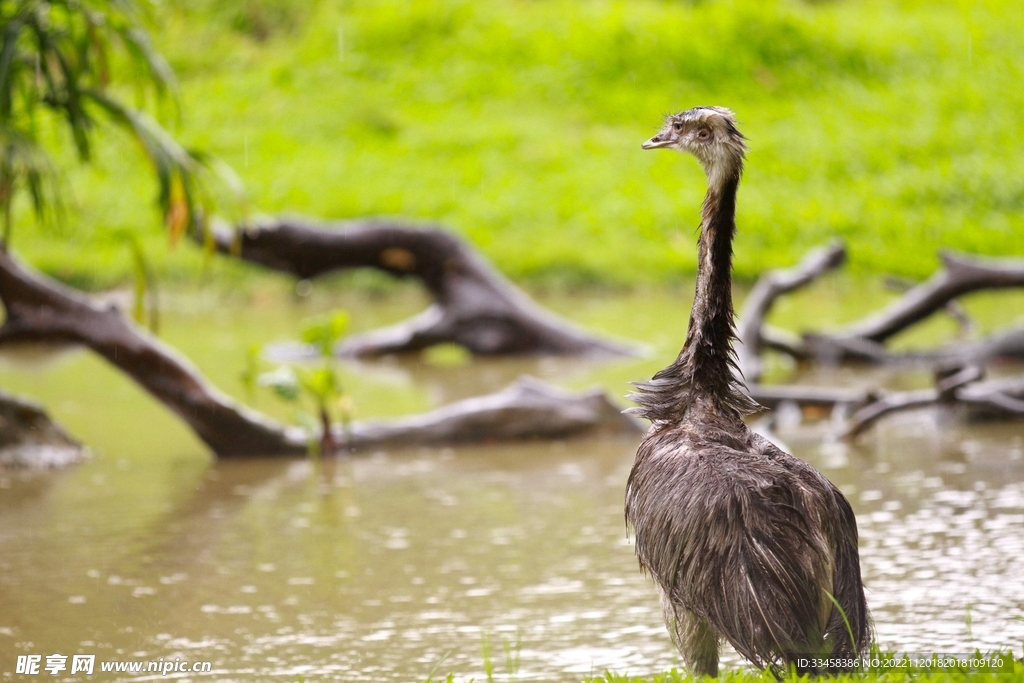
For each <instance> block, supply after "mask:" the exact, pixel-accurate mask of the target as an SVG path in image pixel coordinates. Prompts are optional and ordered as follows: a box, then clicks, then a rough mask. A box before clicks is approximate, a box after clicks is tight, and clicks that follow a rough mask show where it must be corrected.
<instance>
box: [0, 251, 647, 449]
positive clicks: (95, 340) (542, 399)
mask: <svg viewBox="0 0 1024 683" xmlns="http://www.w3.org/2000/svg"><path fill="white" fill-rule="evenodd" d="M0 300H2V301H3V303H4V306H5V308H6V310H7V318H6V320H5V322H4V324H3V326H0V345H3V344H18V343H44V344H45V343H72V344H81V345H84V346H87V347H89V348H90V349H92V350H93V351H94V352H96V353H97V354H99V355H100V356H102V357H103V358H104V359H106V360H107V361H108V362H109V363H110V364H112V365H113V366H115V367H117V368H118V369H120V370H121V371H123V372H124V373H126V374H127V375H128V376H129V377H131V378H132V379H133V380H135V382H137V383H138V384H139V385H140V386H142V388H144V389H145V390H146V391H148V392H149V393H150V394H151V395H152V396H153V397H154V398H156V399H157V400H159V401H160V402H161V403H163V404H164V405H165V406H167V407H168V408H169V409H171V410H172V411H173V412H174V413H176V414H177V415H178V416H179V417H180V418H181V419H182V420H184V421H185V422H186V423H187V424H188V425H189V427H191V428H192V430H193V431H194V432H195V433H196V435H197V436H198V437H199V438H200V439H201V440H202V441H203V442H204V443H206V445H207V446H209V447H210V449H211V450H212V451H213V452H214V453H215V454H216V455H218V456H220V457H251V456H263V455H297V454H302V453H305V452H306V449H307V435H306V433H305V432H304V431H303V430H302V429H300V428H298V427H286V426H283V425H281V424H279V423H277V422H275V421H273V420H271V419H269V418H267V417H265V416H263V415H261V414H260V413H258V412H256V411H254V410H251V409H249V408H247V407H245V406H243V405H241V404H239V403H237V402H236V401H234V400H233V399H231V398H230V397H229V396H227V395H226V394H224V393H222V392H220V391H219V390H217V389H216V388H215V387H213V386H212V385H210V384H209V383H208V382H207V381H206V380H205V378H204V377H203V376H202V373H200V371H199V369H198V368H196V367H195V366H194V365H193V364H192V363H190V362H189V361H188V360H187V359H186V358H184V357H183V356H182V355H180V354H179V353H178V352H177V351H175V350H174V349H173V348H171V347H169V346H167V345H166V344H164V343H163V342H161V341H160V340H159V339H157V338H155V337H153V336H152V335H150V334H149V333H148V332H146V331H145V330H143V329H141V328H139V327H138V326H136V325H134V324H133V323H132V322H130V321H129V320H127V319H126V318H125V317H124V316H123V315H122V314H121V312H120V311H119V310H118V309H117V307H116V306H113V305H109V304H99V303H96V302H94V301H92V300H91V299H89V298H88V297H86V296H85V295H83V294H81V293H79V292H76V291H74V290H72V289H70V288H68V287H65V286H64V285H61V284H59V283H57V282H54V281H52V280H50V279H48V278H46V277H45V276H43V275H41V274H40V273H37V272H34V271H32V270H30V269H28V268H26V267H25V266H24V265H22V264H21V263H19V262H18V261H17V260H16V259H15V258H14V257H13V256H12V255H11V254H9V253H3V252H0ZM599 429H604V430H617V431H635V430H636V429H637V427H636V424H635V423H633V422H632V421H631V420H629V419H627V418H625V417H624V416H623V415H621V414H619V410H618V409H617V408H616V407H615V406H614V405H613V404H612V403H611V401H610V400H608V398H607V397H606V396H604V394H603V393H600V392H590V393H586V394H582V395H571V394H566V393H564V392H561V391H559V390H557V389H554V388H551V387H547V386H546V385H544V384H543V383H542V382H540V381H539V380H521V381H520V382H519V383H517V384H515V385H513V386H512V387H511V388H509V389H506V390H504V391H502V392H498V393H496V394H492V395H490V396H483V397H477V398H471V399H467V400H464V401H460V402H458V403H455V404H452V405H449V406H446V407H443V408H439V409H438V410H435V411H432V412H430V413H426V414H424V415H420V416H414V417H410V418H404V419H400V420H396V421H393V422H376V423H360V422H357V423H355V424H354V425H352V427H351V432H350V433H351V439H352V441H351V443H352V445H353V446H354V447H355V448H363V447H366V448H369V447H377V446H386V445H395V444H410V443H424V444H432V445H440V444H456V443H469V442H481V441H497V440H508V439H526V438H561V437H566V436H574V435H578V434H582V433H585V432H589V431H593V430H599ZM344 437H345V435H344V434H343V433H342V432H341V430H340V428H339V430H338V432H337V434H335V438H336V440H338V441H339V442H340V441H343V439H344Z"/></svg>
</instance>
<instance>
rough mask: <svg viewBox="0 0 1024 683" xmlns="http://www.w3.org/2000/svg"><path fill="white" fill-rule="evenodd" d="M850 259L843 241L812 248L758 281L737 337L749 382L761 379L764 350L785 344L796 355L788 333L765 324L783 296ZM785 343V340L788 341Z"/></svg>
mask: <svg viewBox="0 0 1024 683" xmlns="http://www.w3.org/2000/svg"><path fill="white" fill-rule="evenodd" d="M845 260H846V248H845V247H844V246H843V244H842V242H838V241H837V242H833V243H832V244H830V245H828V246H823V247H818V248H816V249H812V250H811V251H810V252H808V253H807V255H806V256H804V258H803V259H802V260H801V261H800V263H798V264H797V265H795V266H793V267H792V268H786V269H780V270H769V271H768V272H766V273H764V274H762V275H761V277H760V278H758V280H757V283H756V284H755V285H754V288H753V289H752V290H751V291H750V295H749V296H747V298H746V300H745V301H744V302H743V309H742V310H741V311H740V315H739V321H738V322H737V325H736V336H737V338H738V339H739V342H740V343H739V344H738V345H737V355H738V358H739V366H740V370H741V372H742V373H743V377H744V378H745V379H746V380H747V381H748V382H757V381H759V380H760V379H761V373H762V365H761V360H760V353H761V350H762V349H763V348H765V347H766V346H767V347H774V348H778V347H779V346H782V345H785V347H786V348H787V350H788V349H790V348H792V349H793V351H794V353H796V347H795V346H791V342H790V341H789V340H788V339H787V338H786V337H785V334H784V333H783V332H781V331H779V330H773V329H771V328H769V327H767V326H766V325H765V319H766V318H767V317H768V313H769V312H770V311H771V308H772V306H773V305H774V304H775V302H776V300H777V299H778V298H779V297H780V296H782V295H783V294H787V293H789V292H792V291H794V290H796V289H799V288H800V287H804V286H806V285H808V284H810V283H811V282H813V281H814V280H816V279H817V278H818V277H820V276H821V275H822V274H824V273H827V272H829V271H830V270H834V269H835V268H838V267H839V266H840V265H842V263H843V262H844V261H845ZM784 340H785V341H784Z"/></svg>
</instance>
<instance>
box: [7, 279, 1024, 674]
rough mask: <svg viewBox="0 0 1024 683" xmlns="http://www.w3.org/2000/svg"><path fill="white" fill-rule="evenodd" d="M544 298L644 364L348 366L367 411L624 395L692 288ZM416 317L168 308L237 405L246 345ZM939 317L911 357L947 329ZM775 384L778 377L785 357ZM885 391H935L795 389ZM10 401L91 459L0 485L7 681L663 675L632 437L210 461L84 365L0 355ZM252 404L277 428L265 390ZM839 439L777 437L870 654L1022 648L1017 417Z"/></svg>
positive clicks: (664, 651) (681, 318)
mask: <svg viewBox="0 0 1024 683" xmlns="http://www.w3.org/2000/svg"><path fill="white" fill-rule="evenodd" d="M854 290H856V288H855V287H854V285H852V284H850V283H849V282H847V281H843V280H834V281H831V282H830V283H826V284H825V285H824V286H823V287H820V288H818V290H816V292H812V293H809V294H806V295H801V297H799V298H796V299H794V300H793V301H791V302H788V303H786V304H785V305H784V306H783V308H782V310H780V319H781V320H782V321H784V322H786V321H793V322H794V324H797V325H799V324H800V322H801V321H811V322H814V323H817V322H818V321H825V322H834V321H838V320H841V319H847V318H851V317H854V316H855V315H856V314H857V313H858V312H859V311H861V310H867V309H869V308H870V307H871V306H873V305H875V304H877V303H878V301H879V300H880V299H881V297H882V296H883V294H881V293H879V292H873V293H871V294H870V296H864V295H863V292H861V291H859V290H857V291H854ZM679 299H684V300H683V301H680V300H679ZM545 303H548V304H549V305H551V306H552V307H553V308H555V309H556V310H559V311H560V312H563V313H564V314H566V315H568V316H569V317H571V318H573V319H575V320H577V321H579V322H580V323H581V324H585V325H588V326H590V327H593V328H597V329H604V330H607V331H617V332H618V333H619V336H621V337H627V338H633V339H639V340H643V341H644V342H645V343H647V344H648V345H649V346H650V347H651V349H652V354H653V355H652V357H651V358H647V359H640V360H622V361H615V362H611V363H604V364H601V363H595V362H590V361H587V362H580V361H573V360H566V359H546V360H533V361H524V360H518V361H516V360H504V361H474V362H471V363H468V364H464V365H461V366H456V367H449V366H446V365H444V364H441V365H429V364H424V363H413V362H405V361H403V362H399V361H385V362H381V363H372V364H369V363H368V364H354V365H351V366H348V367H346V370H345V374H346V377H347V382H348V384H349V387H350V390H351V392H352V393H353V394H354V396H355V398H356V401H357V408H358V410H359V412H360V414H361V415H364V416H378V415H394V414H400V413H403V412H410V411H414V410H420V409H423V408H427V407H429V406H431V405H435V404H437V403H439V402H444V401H449V400H453V399H456V398H460V397H463V396H467V395H471V394H475V393H482V392H485V391H491V390H494V389H497V388H500V387H501V386H504V385H505V384H507V383H508V382H509V381H511V380H512V379H514V378H515V377H516V376H517V375H519V374H521V373H523V372H528V373H531V374H535V375H538V376H541V377H543V378H545V379H548V380H550V381H554V382H558V383H560V384H563V385H565V386H570V387H583V386H587V385H590V384H593V383H600V384H603V385H605V386H606V387H608V388H609V390H610V391H611V392H612V393H613V394H615V395H622V394H623V393H625V389H626V387H625V382H626V381H627V380H629V379H638V378H644V377H646V376H649V375H650V374H651V372H653V371H654V370H655V369H657V368H658V367H660V366H661V365H663V364H664V363H665V362H666V361H667V359H668V358H669V357H671V356H672V355H673V353H674V351H675V350H676V349H675V347H676V345H677V344H678V341H679V339H681V337H682V331H683V328H684V326H685V322H686V315H685V312H686V310H687V309H686V301H685V297H675V296H672V295H671V294H669V293H665V292H659V293H647V294H633V295H629V296H618V295H607V296H603V297H599V298H588V299H581V298H575V297H571V296H561V297H558V298H553V299H552V298H548V299H547V300H546V301H545ZM969 303H970V304H971V308H972V312H973V313H975V314H976V317H977V318H978V319H979V320H980V321H981V322H982V325H983V326H987V327H992V326H995V325H1005V324H1008V323H1009V322H1012V321H1013V318H1014V316H1013V315H1010V316H1007V314H1006V312H1007V311H1008V310H1009V311H1014V310H1015V311H1018V312H1019V313H1017V314H1015V315H1016V317H1017V318H1018V322H1020V320H1019V318H1020V317H1021V314H1024V300H1022V298H1021V297H1019V296H1016V297H1009V298H1008V297H990V298H988V299H985V298H982V299H977V300H972V301H971V302H969ZM421 304H422V300H420V299H419V297H418V296H416V295H413V294H409V293H406V294H399V295H397V296H392V297H388V298H384V299H380V300H371V301H365V300H358V299H352V298H344V297H342V296H340V295H336V294H333V293H331V292H318V293H317V294H316V295H314V296H313V297H312V298H311V300H310V301H306V302H304V303H298V304H297V303H295V302H293V301H290V300H289V299H288V298H287V297H281V296H279V295H276V294H273V293H272V292H271V293H269V294H267V293H264V294H258V295H256V296H254V297H252V298H249V299H245V300H237V301H232V300H231V299H226V298H224V297H222V296H212V295H207V296H190V297H187V298H181V299H178V300H174V301H172V302H171V304H170V308H171V310H169V311H168V313H167V316H166V317H167V323H166V333H165V336H166V338H167V339H168V340H170V341H171V342H172V343H174V344H176V345H178V346H179V347H180V348H182V350H184V351H185V352H186V353H188V354H189V355H190V356H191V357H192V358H193V359H195V360H196V362H197V363H198V364H199V365H200V366H201V367H202V368H203V370H204V371H205V372H207V373H208V374H209V375H210V377H211V378H212V379H213V380H214V381H216V382H217V383H218V384H219V385H220V386H222V387H224V388H226V389H227V390H229V391H231V392H233V393H235V394H237V395H242V393H243V391H242V388H241V384H240V382H239V380H238V375H239V373H240V371H241V369H242V367H243V362H244V360H243V359H244V350H245V348H246V347H247V346H248V345H249V344H251V343H263V342H267V341H271V340H275V339H285V338H287V337H288V336H289V334H291V333H293V331H294V330H295V329H296V326H297V321H298V320H299V319H301V318H302V317H304V316H307V315H309V314H310V313H312V312H314V311H316V310H323V309H325V308H328V307H331V306H336V305H341V306H345V307H347V308H349V309H350V310H352V312H353V317H354V319H355V320H356V322H357V324H358V325H359V326H361V327H372V326H375V325H378V324H381V323H384V322H387V321H391V320H396V319H399V318H401V317H403V316H404V315H406V314H408V313H411V312H414V311H415V310H417V309H418V308H419V307H420V305H421ZM945 325H946V323H944V322H942V321H939V322H936V323H935V324H933V325H932V328H931V330H930V331H928V330H926V331H924V332H920V333H917V334H918V335H919V337H918V340H920V339H924V338H926V335H931V336H935V335H937V334H945V333H947V332H948V329H946V327H944V326H945ZM905 343H907V344H913V343H916V342H915V338H913V337H912V338H910V339H909V340H908V341H906V342H905ZM775 367H776V370H775V375H776V376H783V375H784V373H785V367H784V364H779V363H776V366H775ZM879 378H882V379H884V380H885V381H887V382H889V383H891V384H907V385H914V384H920V383H921V382H923V381H925V380H924V379H923V378H922V377H921V376H918V375H915V374H913V373H911V374H902V375H892V374H889V373H879V372H872V373H866V372H863V371H857V370H849V369H847V370H842V371H839V372H837V373H826V372H820V373H817V374H812V375H805V376H803V377H802V379H803V380H805V381H818V382H834V381H842V382H844V383H857V382H860V383H871V382H875V381H878V380H879ZM0 385H3V386H5V387H7V388H8V389H10V390H13V391H16V392H20V393H24V394H29V395H33V396H36V397H39V398H40V399H41V400H43V401H45V402H46V403H47V404H48V405H50V406H51V407H52V410H53V412H54V413H55V414H56V416H57V417H58V418H59V419H61V420H62V421H63V422H64V423H65V424H66V425H67V426H68V427H69V429H70V430H71V431H73V432H74V433H75V434H77V435H78V436H80V437H81V438H82V439H84V440H85V441H86V442H88V443H89V444H91V445H92V446H93V448H94V451H95V456H94V457H93V458H92V459H91V460H90V461H88V462H85V463H83V464H81V465H79V466H76V467H73V468H70V469H68V470H65V471H62V472H45V473H31V474H26V473H10V472H7V473H0V672H2V673H0V676H2V677H3V679H4V680H7V679H12V678H18V677H17V676H15V675H14V674H13V671H14V668H15V659H16V656H17V655H19V654H33V653H34V654H41V655H44V660H45V655H49V654H57V653H59V654H65V655H71V654H75V653H87V654H96V655H97V662H102V661H114V660H140V661H141V660H144V661H152V660H159V659H160V658H163V659H164V660H165V661H168V660H171V661H173V660H174V659H175V658H179V659H182V660H187V661H190V662H193V661H210V662H212V664H213V668H214V671H215V672H216V675H215V676H214V678H215V679H217V680H224V681H295V680H297V678H298V676H299V675H302V676H304V677H305V679H306V680H346V681H395V682H398V681H404V682H408V681H421V680H423V679H424V678H426V676H427V674H429V673H430V672H431V670H433V669H434V668H435V667H437V666H439V669H438V671H440V672H445V673H446V672H448V671H454V672H456V674H457V676H458V677H459V679H460V680H465V679H468V678H470V677H472V676H475V677H476V678H477V680H481V679H482V678H483V656H482V654H481V648H482V644H483V643H484V642H485V641H489V642H490V644H491V650H492V652H493V654H492V658H493V659H494V661H495V668H496V670H497V671H498V672H499V673H501V672H502V671H503V670H504V660H505V654H504V651H503V644H504V643H509V644H511V645H512V647H513V648H516V647H518V648H519V660H520V664H519V668H518V680H550V681H555V680H557V681H571V680H576V679H577V678H578V677H579V676H580V675H581V674H587V673H590V672H601V671H603V670H604V669H606V668H610V669H613V670H616V671H619V672H630V673H644V672H652V671H657V670H664V669H667V668H670V667H672V666H675V665H676V664H677V660H676V656H675V654H674V653H673V651H672V647H671V645H670V643H669V641H668V637H667V635H666V633H665V631H664V627H663V626H662V623H661V616H660V610H659V608H658V605H657V601H656V599H655V595H654V590H653V588H652V587H651V586H650V585H649V583H648V581H647V580H646V579H644V578H643V577H642V576H641V575H640V573H639V571H638V570H637V566H636V562H635V560H634V558H633V554H632V549H631V548H630V546H629V543H628V540H627V538H626V533H625V527H624V523H623V518H622V495H623V485H624V482H625V479H626V475H627V473H628V470H629V466H630V464H631V461H632V457H633V452H634V450H635V447H636V442H637V439H635V438H625V439H606V440H600V441H599V440H580V441H569V442H554V443H531V444H521V445H511V446H509V445H502V446H491V447H485V448H460V449H454V450H447V449H446V450H434V449H422V450H407V451H396V452H381V453H376V454H373V455H371V456H368V457H362V458H356V459H351V460H343V461H328V462H321V463H312V462H306V461H265V460H264V461H255V462H224V463H214V462H212V461H211V459H210V458H209V457H208V456H207V455H206V453H205V451H204V450H203V448H202V446H201V445H199V444H198V443H197V442H196V441H195V440H194V439H193V438H192V437H191V435H189V434H188V433H187V431H185V430H184V429H183V428H182V427H181V426H180V425H178V424H177V423H176V422H175V421H174V419H173V418H171V417H169V416H168V415H167V414H166V412H165V411H163V410H162V409H161V408H160V407H159V406H156V405H154V404H153V403H152V401H150V400H149V399H148V398H147V397H146V396H145V395H143V394H140V393H139V392H138V391H137V390H136V389H135V388H134V387H133V386H132V385H130V384H129V383H128V382H126V381H124V380H122V379H121V378H120V377H119V376H117V375H116V373H114V372H113V371H111V370H109V369H108V368H106V367H105V366H103V365H102V363H101V362H99V361H97V360H95V359H93V358H91V357H90V356H88V355H87V354H85V353H81V352H70V353H65V354H62V355H60V356H57V357H48V358H47V359H36V360H34V361H31V362H29V361H25V360H24V359H20V360H18V359H14V360H12V359H10V358H8V359H7V360H6V361H4V362H3V363H2V365H0ZM257 405H258V407H260V408H261V409H264V410H270V411H273V412H275V413H277V414H278V415H282V416H286V415H287V414H288V409H286V408H282V407H279V406H277V405H275V404H274V403H273V401H272V399H271V398H269V397H268V396H261V397H260V398H259V400H258V403H257ZM828 429H829V426H828V425H827V424H826V423H819V424H816V425H802V426H796V425H794V426H790V427H788V428H787V429H784V430H782V431H781V436H782V438H783V439H784V440H785V441H786V444H787V445H788V446H789V447H790V448H791V449H792V450H793V452H794V453H795V454H796V455H798V456H800V457H803V458H805V459H807V460H808V461H810V462H812V463H813V464H815V465H816V466H818V467H819V468H820V469H822V471H823V472H825V474H826V475H827V476H829V477H830V478H831V479H832V480H833V481H835V482H836V483H837V484H838V485H839V486H840V487H841V488H842V489H843V490H844V491H846V492H847V494H848V495H849V497H850V499H851V501H852V502H853V505H854V507H855V509H856V511H857V513H858V519H859V524H860V528H861V534H862V559H863V565H864V571H865V581H866V584H867V586H868V589H869V592H868V601H869V605H870V606H871V608H872V610H873V613H874V618H875V626H876V631H877V635H878V640H879V641H880V643H881V645H882V646H883V647H887V648H893V649H902V650H928V651H940V652H961V651H965V650H970V649H973V648H975V647H979V648H981V649H983V650H985V649H989V648H996V647H1013V648H1014V649H1016V650H1017V651H1019V649H1020V647H1021V643H1022V641H1024V621H1021V620H1019V617H1021V616H1024V571H1021V568H1020V567H1021V564H1020V563H1021V558H1022V557H1024V423H1017V424H1005V423H1004V424H981V425H964V424H961V423H959V422H957V421H955V420H954V419H952V416H949V415H944V414H938V413H914V414H906V415H901V416H894V417H892V418H891V419H889V420H887V421H886V422H884V423H883V424H881V425H880V426H879V428H878V429H876V430H874V431H873V432H872V433H871V434H869V435H868V436H867V437H865V438H864V439H863V440H862V441H861V442H860V443H858V444H857V445H855V446H844V445H841V444H836V443H833V442H831V441H830V440H829V439H827V438H825V437H826V433H827V431H828ZM97 667H98V664H97ZM64 673H65V674H66V673H67V672H66V671H65V672H64ZM43 675H44V676H45V677H46V678H48V679H50V678H53V679H55V680H56V678H55V677H51V676H50V675H49V674H46V673H44V674H43ZM180 676H181V675H179V677H180ZM171 677H173V674H172V675H171ZM155 678H161V677H160V676H159V675H158V674H149V675H148V676H147V675H145V674H142V675H131V674H120V675H118V674H100V673H97V674H95V675H94V676H91V677H90V676H78V677H77V679H78V680H125V681H128V680H147V679H155ZM71 679H74V678H71ZM207 680H209V678H208V677H207Z"/></svg>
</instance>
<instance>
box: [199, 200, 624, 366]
mask: <svg viewBox="0 0 1024 683" xmlns="http://www.w3.org/2000/svg"><path fill="white" fill-rule="evenodd" d="M213 236H214V242H215V244H216V246H217V249H218V250H219V251H221V252H222V253H225V254H229V255H236V256H238V257H240V258H242V259H244V260H246V261H251V262H253V263H259V264H261V265H263V266H265V267H267V268H271V269H273V270H278V271H282V272H285V273H290V274H292V275H294V276H296V277H299V278H312V277H315V276H317V275H322V274H324V273H329V272H333V271H342V270H348V269H352V268H375V269H377V270H381V271H383V272H385V273H388V274H389V275H392V276H395V277H414V278H417V279H419V280H420V281H421V282H422V283H423V285H424V286H425V287H426V288H427V290H428V291H429V292H430V294H431V296H433V298H434V304H433V305H432V306H431V307H430V308H428V309H427V310H426V311H424V312H423V313H421V314H419V315H417V316H414V317H412V318H410V319H408V320H406V321H403V322H401V323H398V324H396V325H392V326H389V327H386V328H382V329H379V330H375V331H372V332H368V333H364V334H360V335H355V336H352V337H350V338H349V339H348V340H347V341H345V342H344V344H343V345H342V346H341V347H340V348H339V350H338V351H339V353H342V354H346V355H354V356H379V355H383V354H388V353H401V352H407V351H419V350H422V349H425V348H427V347H430V346H433V345H435V344H440V343H445V342H454V343H456V344H460V345H462V346H464V347H465V348H466V349H468V350H469V351H471V352H472V353H475V354H480V355H496V354H523V353H551V354H631V353H634V352H635V351H634V350H633V349H631V348H629V347H627V346H625V345H623V344H619V343H616V342H612V341H608V340H604V339H599V338H597V337H594V336H592V335H590V334H588V333H587V332H585V331H584V330H581V329H579V328H577V327H575V326H574V325H572V324H570V323H568V322H566V321H564V320H561V319H559V318H557V317H556V316H554V315H553V314H551V313H549V312H547V311H545V310H543V309H542V308H540V306H538V305H537V304H535V303H534V302H533V301H531V300H530V299H529V298H528V297H527V296H526V295H525V294H523V293H522V292H521V291H520V290H518V289H517V288H516V287H515V286H514V285H513V284H512V283H511V282H509V281H508V280H507V279H505V277H504V276H502V275H501V274H500V273H499V272H498V271H497V270H495V269H494V268H492V267H491V266H490V264H488V263H487V261H486V260H485V259H484V258H483V257H482V256H481V255H480V254H479V253H477V252H476V251H474V250H473V249H472V248H470V247H469V246H468V245H467V244H466V243H465V242H463V241H462V240H460V239H459V238H458V237H456V236H455V235H453V234H451V233H449V232H446V231H444V230H441V229H439V228H432V227H411V226H409V225H405V224H401V223H396V222H388V221H350V222H344V223H337V224H331V225H329V226H327V225H324V226H321V225H317V224H313V223H311V222H309V221H304V220H301V219H295V218H288V219H273V220H266V221H264V222H260V223H257V224H255V225H251V226H245V227H242V228H240V229H239V230H238V231H237V232H234V231H232V230H231V229H226V228H223V227H221V228H218V229H215V230H214V235H213Z"/></svg>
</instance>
